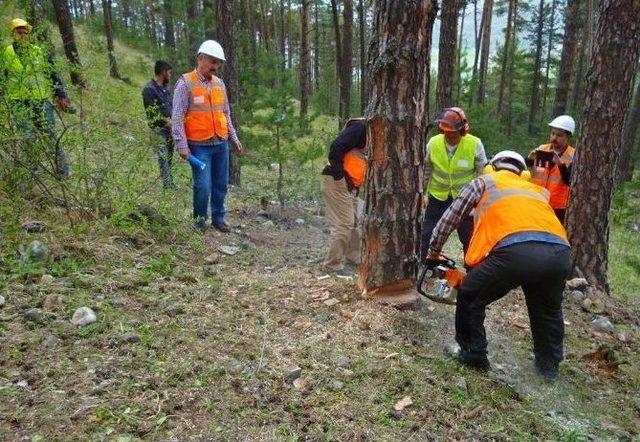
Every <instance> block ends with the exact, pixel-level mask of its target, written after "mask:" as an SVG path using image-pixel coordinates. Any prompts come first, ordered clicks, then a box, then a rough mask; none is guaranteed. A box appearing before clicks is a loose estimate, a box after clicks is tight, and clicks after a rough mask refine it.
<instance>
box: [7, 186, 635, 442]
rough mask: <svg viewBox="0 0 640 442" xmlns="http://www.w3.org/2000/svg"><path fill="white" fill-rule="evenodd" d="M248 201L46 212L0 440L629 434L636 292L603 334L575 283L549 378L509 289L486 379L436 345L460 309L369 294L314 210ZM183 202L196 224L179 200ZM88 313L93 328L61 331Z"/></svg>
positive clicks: (495, 318) (23, 299)
mask: <svg viewBox="0 0 640 442" xmlns="http://www.w3.org/2000/svg"><path fill="white" fill-rule="evenodd" d="M244 196H245V195H244V191H234V192H233V194H232V196H231V199H230V200H231V207H232V210H231V212H230V221H231V223H232V224H233V225H234V226H235V227H234V232H233V233H231V234H227V235H223V234H220V233H218V232H217V231H214V230H209V231H207V232H206V233H205V234H204V235H202V234H200V233H195V232H194V233H188V234H187V235H184V236H182V237H181V236H176V235H169V236H166V235H164V236H163V235H154V234H152V233H149V231H148V230H144V229H130V230H129V231H128V233H123V232H122V231H117V230H115V229H114V230H112V231H109V229H108V228H106V227H105V229H104V230H102V231H101V232H100V233H99V234H97V233H96V232H90V231H88V232H85V233H79V232H76V234H74V235H69V234H68V232H66V233H63V234H61V232H60V231H57V230H58V229H59V227H53V221H50V220H48V219H46V215H44V214H41V218H40V221H44V223H45V224H46V225H48V226H52V227H50V228H47V230H46V231H45V232H43V233H35V234H27V233H24V234H22V235H21V236H22V239H23V240H24V241H28V240H31V239H36V238H37V239H40V240H41V241H42V242H43V243H45V244H47V245H48V247H49V249H50V257H49V260H48V263H49V264H47V265H45V266H43V267H41V268H40V270H39V271H35V270H33V269H31V270H30V271H29V272H26V273H25V272H22V273H20V271H19V269H20V267H16V268H14V269H12V271H13V274H12V275H11V276H10V282H9V283H8V285H7V286H6V287H5V289H4V291H3V296H4V297H5V300H6V301H5V302H6V304H5V305H4V307H2V309H1V310H0V313H1V316H2V322H0V348H2V352H1V353H0V369H1V371H0V398H1V400H0V439H3V440H8V439H32V440H51V439H85V438H87V437H90V438H92V439H107V440H129V439H135V438H141V439H153V438H157V439H170V438H174V439H204V438H212V439H220V440H234V439H245V440H246V439H249V440H257V439H260V440H272V439H281V440H298V439H300V440H304V439H310V440H325V439H339V440H345V439H346V440H353V439H387V440H389V439H393V440H407V439H415V440H423V439H445V438H449V439H452V440H462V439H473V438H475V439H479V438H485V439H486V438H489V439H501V440H514V439H518V440H520V439H555V440H558V439H563V440H582V439H584V438H592V439H602V438H611V439H618V438H621V439H633V438H637V437H638V436H639V431H640V417H639V415H640V397H638V391H640V389H639V386H640V376H639V372H638V364H639V362H640V358H639V352H638V349H639V347H640V345H639V342H640V333H639V330H640V328H639V327H638V325H640V319H639V318H640V310H639V309H638V305H637V304H632V305H629V304H627V303H624V304H623V303H622V302H620V301H617V300H615V299H613V298H612V299H607V301H606V312H605V315H606V316H608V317H609V318H610V319H611V321H612V322H613V324H614V331H613V332H611V333H599V332H596V331H594V330H593V329H591V328H590V326H589V322H590V321H591V320H592V319H594V315H593V314H591V313H587V312H585V311H583V310H582V309H581V307H580V305H579V303H578V302H576V301H575V300H573V298H572V297H571V296H567V299H566V301H565V314H566V316H565V319H566V329H567V336H566V344H565V349H566V361H565V362H564V363H563V364H562V369H561V372H560V377H559V380H558V381H557V382H556V383H551V384H550V383H547V382H545V381H543V380H542V379H541V378H540V377H538V376H537V375H536V374H535V371H534V369H533V364H532V354H531V342H530V331H529V325H528V320H527V316H526V307H525V305H524V301H523V297H522V294H521V293H516V292H514V293H511V294H510V295H509V296H507V297H506V298H504V299H503V300H502V301H500V302H498V303H497V304H496V305H494V306H492V307H491V308H490V309H489V311H488V314H487V321H486V323H487V329H488V338H489V341H490V347H489V349H490V359H491V362H492V364H493V370H492V371H491V372H489V373H488V374H479V373H476V372H473V371H470V370H467V369H465V368H462V367H460V366H458V365H457V364H456V363H455V362H453V361H451V360H449V359H448V358H447V357H445V355H444V353H443V346H444V344H446V343H448V342H452V341H453V308H452V307H450V306H444V305H439V304H433V303H428V302H423V303H421V305H420V308H419V309H418V310H404V311H400V310H397V309H395V308H393V307H388V306H381V305H379V304H377V303H375V302H372V301H370V300H364V299H361V297H360V296H359V294H358V293H357V291H356V289H355V281H354V280H353V279H339V278H335V277H325V276H324V273H323V272H322V271H321V270H320V264H319V263H320V262H321V259H322V256H323V252H324V250H325V241H326V236H327V235H326V233H325V232H324V220H323V218H322V216H320V215H319V214H320V213H321V211H320V209H319V207H314V206H312V205H306V206H295V207H292V208H289V209H288V210H286V211H284V212H283V211H280V210H276V209H275V208H274V207H271V208H270V209H269V211H268V212H269V218H265V217H263V216H258V209H259V207H254V206H253V205H252V204H250V203H248V202H246V200H244ZM173 197H175V195H173V196H172V198H173ZM179 212H180V213H182V214H183V215H184V219H187V218H188V215H189V213H188V201H186V202H184V203H183V204H182V205H181V209H180V210H179ZM43 217H44V218H43ZM23 221H25V220H24V219H23ZM50 223H51V224H50ZM185 225H186V222H185ZM220 246H230V247H236V248H237V250H235V249H232V250H230V251H229V250H227V252H235V253H234V254H233V255H226V254H224V253H222V252H221V251H220ZM456 246H457V243H453V244H452V245H450V246H449V247H451V248H450V252H451V253H455V249H456ZM6 262H8V261H6ZM49 275H50V276H49ZM80 306H87V307H91V308H92V309H94V310H95V311H96V313H97V322H95V323H94V324H92V325H89V326H87V327H82V328H76V327H74V326H72V325H71V323H70V318H71V316H72V315H73V313H74V311H75V309H76V308H77V307H80ZM31 308H39V309H41V311H40V313H41V314H40V315H39V317H36V318H35V320H28V319H26V317H25V313H26V311H27V310H28V309H31ZM36 316H38V315H36ZM603 346H604V347H603ZM599 348H600V349H601V351H600V352H598V349H599ZM602 348H605V349H606V351H612V352H613V353H615V357H616V358H617V359H616V361H618V362H622V364H620V365H617V363H616V362H615V361H613V360H612V358H611V357H610V356H611V355H612V353H611V352H609V353H608V355H606V354H604V353H603V351H602ZM606 351H605V353H606ZM607 356H609V357H608V358H607ZM607 359H608V360H607ZM612 361H613V363H611V362H612ZM296 368H299V369H300V370H297V369H296ZM405 397H409V398H410V399H411V402H412V404H411V405H410V406H407V407H406V408H404V409H403V410H401V411H397V410H395V409H394V406H395V405H396V403H398V401H400V400H402V399H403V398H405ZM398 408H400V407H398ZM123 438H124V439H123Z"/></svg>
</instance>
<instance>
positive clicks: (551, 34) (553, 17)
mask: <svg viewBox="0 0 640 442" xmlns="http://www.w3.org/2000/svg"><path fill="white" fill-rule="evenodd" d="M556 1H557V0H552V1H551V16H550V18H549V40H548V42H547V58H546V62H545V70H544V92H543V94H542V109H543V113H544V111H546V109H547V97H548V96H549V70H550V68H551V49H553V37H554V33H555V24H556V23H555V20H556Z"/></svg>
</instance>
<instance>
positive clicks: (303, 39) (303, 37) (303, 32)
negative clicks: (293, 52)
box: [300, 0, 311, 117]
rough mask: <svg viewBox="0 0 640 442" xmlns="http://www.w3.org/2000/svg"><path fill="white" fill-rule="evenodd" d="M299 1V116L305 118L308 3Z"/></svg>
mask: <svg viewBox="0 0 640 442" xmlns="http://www.w3.org/2000/svg"><path fill="white" fill-rule="evenodd" d="M310 1H311V0H301V2H302V9H301V11H300V116H301V117H306V116H307V112H308V108H309V94H310V90H311V57H310V53H309V2H310Z"/></svg>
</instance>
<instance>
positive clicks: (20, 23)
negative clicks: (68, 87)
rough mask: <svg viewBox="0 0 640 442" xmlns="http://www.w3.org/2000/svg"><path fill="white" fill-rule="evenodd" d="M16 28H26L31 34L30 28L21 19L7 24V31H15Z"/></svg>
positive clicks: (15, 19) (27, 23)
mask: <svg viewBox="0 0 640 442" xmlns="http://www.w3.org/2000/svg"><path fill="white" fill-rule="evenodd" d="M17 28H27V30H28V31H29V32H31V29H33V28H32V26H31V25H30V24H29V22H27V21H26V20H23V19H21V18H14V19H13V20H11V21H10V22H9V30H10V31H11V32H13V31H15V30H16V29H17Z"/></svg>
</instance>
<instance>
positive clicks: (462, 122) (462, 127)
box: [439, 107, 468, 136]
mask: <svg viewBox="0 0 640 442" xmlns="http://www.w3.org/2000/svg"><path fill="white" fill-rule="evenodd" d="M447 112H453V113H455V114H456V115H457V116H458V122H457V123H455V124H454V125H453V128H454V129H455V130H456V131H457V132H459V133H460V135H462V136H465V135H466V134H467V127H468V121H467V119H466V118H465V116H464V115H463V114H461V113H460V111H458V110H457V109H454V108H452V107H445V108H444V109H442V110H441V111H440V118H439V119H440V120H441V119H443V118H444V114H445V113H447Z"/></svg>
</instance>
